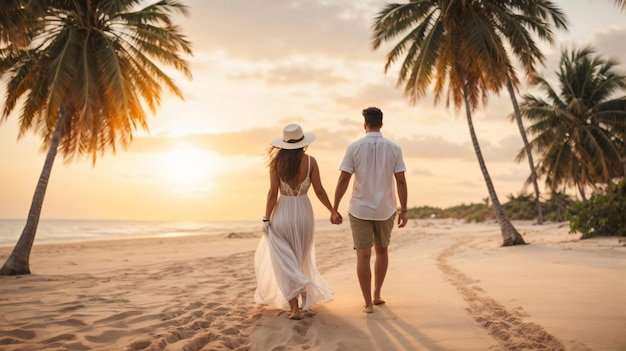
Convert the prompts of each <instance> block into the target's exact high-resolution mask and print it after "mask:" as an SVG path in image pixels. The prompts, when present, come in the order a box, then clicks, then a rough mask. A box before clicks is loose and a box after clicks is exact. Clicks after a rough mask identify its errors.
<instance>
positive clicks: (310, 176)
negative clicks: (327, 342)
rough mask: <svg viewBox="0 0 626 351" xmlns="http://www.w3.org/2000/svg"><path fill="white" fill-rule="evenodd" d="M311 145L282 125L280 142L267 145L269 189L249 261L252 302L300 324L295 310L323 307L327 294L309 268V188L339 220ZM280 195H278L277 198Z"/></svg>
mask: <svg viewBox="0 0 626 351" xmlns="http://www.w3.org/2000/svg"><path fill="white" fill-rule="evenodd" d="M314 140H315V135H313V134H312V133H304V132H303V131H302V128H301V127H300V126H299V125H297V124H290V125H287V126H286V127H285V128H284V129H283V137H282V138H277V139H276V140H274V141H272V142H271V145H272V148H271V149H270V151H269V156H270V163H269V168H270V189H269V192H268V194H267V203H266V208H265V216H264V217H263V236H262V237H261V240H260V241H259V245H258V247H257V250H256V254H255V257H254V267H255V271H256V278H257V287H256V291H255V295H254V300H255V302H256V303H259V304H265V305H270V306H273V307H276V308H281V309H289V310H290V314H289V318H290V319H301V318H302V315H301V314H300V308H302V309H307V308H308V307H310V306H311V305H313V304H315V303H316V302H319V301H323V302H329V301H332V299H333V291H332V289H331V288H330V286H329V285H328V283H327V282H326V280H324V278H323V277H322V276H321V275H320V273H319V272H318V270H317V267H316V266H315V241H314V230H315V228H314V227H315V219H314V216H313V208H312V207H311V202H310V201H309V197H308V196H307V190H308V189H309V187H310V186H311V185H312V186H313V190H314V191H315V194H316V195H317V197H318V199H319V200H320V201H321V202H322V204H323V205H324V206H326V208H327V209H328V210H329V211H330V213H331V222H332V223H335V224H339V223H341V221H342V218H341V215H340V214H339V213H337V212H336V211H335V210H334V209H333V207H332V205H331V203H330V200H329V199H328V195H327V194H326V191H325V190H324V187H323V186H322V182H321V180H320V171H319V168H318V165H317V162H316V161H315V158H313V157H311V156H309V155H307V154H306V153H305V150H306V147H307V146H308V145H309V144H310V143H312V142H313V141H314ZM279 194H280V196H278V195H279Z"/></svg>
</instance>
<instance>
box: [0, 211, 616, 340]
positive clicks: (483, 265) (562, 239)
mask: <svg viewBox="0 0 626 351" xmlns="http://www.w3.org/2000/svg"><path fill="white" fill-rule="evenodd" d="M515 226H516V227H517V228H518V230H519V231H520V232H521V233H522V234H523V235H524V238H525V240H526V241H527V242H529V243H530V244H529V245H524V246H515V247H506V248H505V247H501V246H500V245H501V242H502V239H501V236H500V234H499V228H498V226H497V224H494V223H487V224H465V223H463V222H460V221H453V220H423V221H422V220H417V221H415V220H412V221H410V222H409V225H408V226H407V227H406V228H402V229H395V230H394V233H393V238H392V246H391V249H390V268H389V272H388V274H387V279H386V282H385V287H384V290H383V297H384V298H385V300H386V301H387V303H386V304H385V305H381V306H376V307H375V312H374V313H372V314H365V313H363V312H362V309H361V305H362V298H361V295H360V290H359V288H358V282H357V280H356V274H355V268H354V265H355V258H354V252H353V250H352V243H351V237H350V234H349V229H348V226H347V224H344V225H342V226H338V227H334V228H335V229H334V230H331V231H321V232H318V233H317V238H316V251H317V264H318V267H319V269H320V271H321V272H322V274H323V275H324V277H325V278H326V279H327V280H328V282H329V283H330V284H331V286H332V287H333V289H334V290H335V300H334V301H333V302H331V303H328V304H326V305H315V306H313V307H312V308H311V310H309V311H306V312H305V313H304V315H305V316H306V318H304V319H303V320H300V321H292V320H288V319H287V314H286V313H285V312H284V311H279V310H276V309H273V308H267V307H263V306H257V305H255V304H254V303H253V301H252V300H253V293H254V288H255V277H254V267H253V266H252V262H253V255H254V249H255V248H256V244H257V242H258V235H260V233H244V234H240V235H228V234H224V235H223V236H221V237H211V236H201V235H200V236H189V237H174V238H159V239H133V240H116V241H98V242H84V243H75V244H63V245H37V243H36V244H35V246H34V248H33V252H32V255H31V270H32V271H33V273H34V274H32V275H29V276H19V277H0V350H259V351H266V350H276V351H278V350H324V351H326V350H363V351H365V350H385V351H387V350H430V351H444V350H446V351H449V350H476V351H478V350H480V351H484V350H520V351H521V350H571V351H588V350H597V351H612V350H615V351H620V350H626V332H625V330H626V305H625V304H624V297H626V282H625V281H624V274H625V273H626V247H624V246H623V243H620V242H618V239H617V238H599V239H590V240H584V241H579V240H577V236H575V235H570V234H568V227H567V225H566V224H546V225H541V226H538V225H533V224H532V223H531V222H515ZM10 249H11V248H9V247H5V248H0V259H1V260H4V259H5V258H6V256H7V255H8V253H9V252H10Z"/></svg>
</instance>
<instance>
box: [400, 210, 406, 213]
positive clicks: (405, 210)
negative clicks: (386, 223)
mask: <svg viewBox="0 0 626 351" xmlns="http://www.w3.org/2000/svg"><path fill="white" fill-rule="evenodd" d="M402 212H408V211H407V210H400V213H402Z"/></svg>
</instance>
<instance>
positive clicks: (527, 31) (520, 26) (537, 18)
mask: <svg viewBox="0 0 626 351" xmlns="http://www.w3.org/2000/svg"><path fill="white" fill-rule="evenodd" d="M495 10H496V11H493V16H492V23H493V27H494V28H493V29H494V30H495V33H496V34H497V35H499V36H500V37H501V38H502V40H503V41H505V42H507V43H508V47H509V48H510V51H512V54H513V55H512V56H514V57H516V58H517V59H518V61H519V62H520V63H521V65H522V67H523V68H524V71H525V73H526V76H529V77H530V76H534V75H535V72H536V67H535V64H536V63H540V64H542V65H543V63H544V61H545V57H544V55H543V53H542V52H541V50H540V49H539V47H537V45H536V44H535V40H534V39H533V36H532V34H531V32H532V33H534V34H536V35H537V37H538V38H539V39H542V40H545V41H547V42H548V43H550V44H552V43H553V42H554V35H553V33H552V30H551V29H550V27H551V25H550V23H553V24H554V26H555V27H556V28H560V29H567V19H566V17H565V14H564V13H563V12H562V11H561V10H560V9H559V8H558V7H557V6H555V5H554V4H553V3H552V1H549V0H538V1H510V2H509V4H508V7H506V8H505V11H497V10H498V9H497V8H496V9H495ZM505 85H506V88H507V90H508V93H509V97H510V98H511V103H512V105H513V115H512V116H513V118H514V119H515V122H516V123H517V127H518V130H519V132H520V136H521V137H522V142H523V143H524V150H525V152H526V158H527V159H528V165H529V167H530V182H531V183H532V185H533V190H534V192H535V206H536V208H537V222H538V223H539V224H542V223H543V210H542V205H541V199H540V192H539V185H538V184H537V172H536V170H535V163H534V160H533V154H532V150H531V147H530V144H529V142H528V137H527V135H526V130H525V128H524V123H523V120H522V115H521V113H520V110H519V104H518V102H517V97H516V91H518V87H517V84H515V80H513V79H511V77H510V76H507V77H506V81H505Z"/></svg>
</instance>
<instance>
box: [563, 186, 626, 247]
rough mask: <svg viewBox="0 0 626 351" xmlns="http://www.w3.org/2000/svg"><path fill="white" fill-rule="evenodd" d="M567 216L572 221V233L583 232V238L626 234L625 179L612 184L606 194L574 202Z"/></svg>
mask: <svg viewBox="0 0 626 351" xmlns="http://www.w3.org/2000/svg"><path fill="white" fill-rule="evenodd" d="M567 217H568V219H569V221H570V233H575V232H579V233H581V234H582V236H581V239H587V238H591V237H594V236H626V225H625V224H626V185H625V183H624V181H621V182H619V183H618V184H617V185H610V186H609V187H608V188H607V190H606V192H605V194H599V195H594V196H592V197H591V199H589V200H587V201H578V202H576V203H574V205H573V206H572V207H570V209H569V211H568V214H567Z"/></svg>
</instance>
